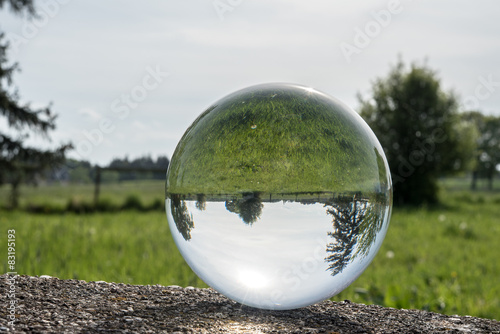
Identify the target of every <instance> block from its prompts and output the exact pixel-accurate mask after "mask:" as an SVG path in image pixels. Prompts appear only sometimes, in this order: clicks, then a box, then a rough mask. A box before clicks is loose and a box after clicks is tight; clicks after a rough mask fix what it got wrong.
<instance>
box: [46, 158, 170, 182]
mask: <svg viewBox="0 0 500 334" xmlns="http://www.w3.org/2000/svg"><path fill="white" fill-rule="evenodd" d="M169 162H170V161H169V159H168V158H167V157H166V156H159V157H158V158H156V159H153V158H151V156H144V157H140V158H136V159H133V160H129V158H128V157H125V158H123V159H120V158H115V159H113V161H111V162H110V163H109V165H106V166H98V165H92V164H91V163H90V162H88V161H83V160H75V159H67V160H66V162H65V163H64V164H63V165H61V166H60V167H58V168H56V169H53V170H51V171H50V172H47V173H46V174H45V175H44V177H43V178H44V179H45V180H46V181H48V182H69V183H92V182H94V181H95V176H96V168H102V169H103V170H101V181H102V182H118V181H129V180H163V179H165V173H166V172H167V168H168V164H169ZM105 168H117V169H123V171H115V170H105ZM127 169H130V170H131V171H126V170H127ZM141 170H144V172H143V171H141ZM148 170H149V171H148ZM151 170H159V171H157V172H152V171H151Z"/></svg>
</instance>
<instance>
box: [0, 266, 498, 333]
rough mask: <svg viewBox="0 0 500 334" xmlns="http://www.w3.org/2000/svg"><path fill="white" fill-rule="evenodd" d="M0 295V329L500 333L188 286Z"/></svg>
mask: <svg viewBox="0 0 500 334" xmlns="http://www.w3.org/2000/svg"><path fill="white" fill-rule="evenodd" d="M9 278H10V280H9ZM12 278H13V279H12ZM0 291H1V292H0V302H1V305H2V307H1V308H0V332H2V331H13V332H35V333H36V332H44V333H45V332H67V333H74V332H77V333H78V332H84V333H95V332H100V333H122V332H125V333H127V332H134V333H135V332H140V333H500V322H498V321H495V320H486V319H479V318H474V317H460V316H445V315H441V314H437V313H432V312H425V311H418V310H397V309H392V308H384V307H380V306H371V305H370V306H367V305H362V304H355V303H352V302H349V301H344V302H339V303H337V302H331V301H325V302H322V303H319V304H316V305H313V306H309V307H306V308H302V309H297V310H292V311H264V310H258V309H254V308H250V307H247V306H242V305H241V304H238V303H236V302H233V301H231V300H228V299H227V298H225V297H224V296H222V295H221V294H219V293H217V292H216V291H214V290H212V289H197V288H191V287H187V288H181V287H178V286H168V287H165V286H160V285H154V286H150V285H147V286H138V285H126V284H121V283H120V284H118V283H106V282H85V281H79V280H60V279H57V278H52V277H48V276H41V277H31V276H7V275H1V276H0ZM13 301H14V302H13ZM12 303H14V304H12ZM4 305H7V307H4ZM10 305H15V309H14V311H15V316H14V321H13V324H12V323H9V321H10V320H11V310H12V307H11V306H10Z"/></svg>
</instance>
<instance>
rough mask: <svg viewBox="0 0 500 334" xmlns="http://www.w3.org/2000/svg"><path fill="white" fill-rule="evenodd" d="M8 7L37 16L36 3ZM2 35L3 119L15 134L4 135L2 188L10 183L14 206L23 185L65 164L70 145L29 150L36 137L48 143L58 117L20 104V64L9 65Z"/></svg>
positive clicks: (14, 1)
mask: <svg viewBox="0 0 500 334" xmlns="http://www.w3.org/2000/svg"><path fill="white" fill-rule="evenodd" d="M5 3H8V4H9V5H10V8H11V10H12V11H13V12H15V13H18V14H20V13H22V12H23V11H26V13H27V14H29V15H35V11H34V7H33V1H32V0H8V1H6V0H0V9H2V8H3V6H4V5H5ZM3 39H4V35H3V33H0V116H4V117H5V118H6V119H7V122H8V124H9V128H10V129H11V130H12V131H11V132H16V134H15V135H12V134H10V133H1V132H0V184H2V183H6V182H8V183H10V184H11V186H12V190H11V203H10V204H11V206H13V207H16V206H17V205H18V197H19V185H20V184H21V182H23V181H34V180H35V178H36V176H37V175H39V174H40V173H41V172H43V170H45V169H46V168H47V167H49V166H54V165H56V164H59V163H62V162H63V161H64V156H65V153H66V151H67V150H69V149H70V148H71V145H70V144H64V145H61V146H60V147H58V148H56V149H54V150H49V149H39V148H34V147H29V146H27V145H26V144H25V140H26V139H27V138H28V137H29V132H28V131H30V132H31V133H32V134H37V135H40V136H42V137H44V138H45V139H48V132H49V131H50V130H53V129H54V128H55V119H56V115H54V114H53V113H52V112H51V110H50V108H49V107H47V108H42V109H36V108H32V107H31V106H30V105H29V104H25V105H22V104H21V103H20V102H19V94H18V92H17V90H16V89H15V87H14V86H13V83H12V75H13V73H14V72H15V71H16V70H17V69H18V67H17V64H13V65H8V61H7V50H8V43H7V42H4V41H3Z"/></svg>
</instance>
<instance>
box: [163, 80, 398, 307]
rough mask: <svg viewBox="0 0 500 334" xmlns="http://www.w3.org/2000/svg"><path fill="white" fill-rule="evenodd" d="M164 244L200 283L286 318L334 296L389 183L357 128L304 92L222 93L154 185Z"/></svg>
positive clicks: (337, 109)
mask: <svg viewBox="0 0 500 334" xmlns="http://www.w3.org/2000/svg"><path fill="white" fill-rule="evenodd" d="M165 195H166V200H165V206H166V212H167V219H168V222H169V226H170V230H171V232H172V236H173V238H174V240H175V242H176V244H177V247H178V248H179V250H180V252H181V254H182V255H183V257H184V259H185V260H186V262H187V263H188V265H189V266H190V267H191V268H192V269H193V271H194V272H195V273H196V274H197V275H198V276H199V277H200V278H201V279H202V280H203V281H204V282H206V283H207V284H208V285H210V286H211V287H213V288H214V289H216V290H217V291H219V292H220V293H222V294H224V295H225V296H227V297H229V298H231V299H233V300H235V301H237V302H240V303H242V304H245V305H249V306H253V307H258V308H264V309H273V310H278V309H293V308H298V307H304V306H307V305H311V304H314V303H316V302H319V301H322V300H324V299H327V298H330V297H331V296H333V295H335V294H337V293H339V292H340V291H342V290H343V289H345V288H346V287H347V286H349V284H351V283H352V282H353V281H354V280H355V279H356V278H357V277H358V276H359V275H361V273H362V272H363V271H364V270H365V269H366V267H367V266H368V264H369V263H370V262H371V261H372V259H373V258H374V257H375V255H376V253H377V251H378V249H379V248H380V245H381V243H382V241H383V239H384V237H385V234H386V231H387V228H388V226H389V219H390V215H391V206H392V182H391V177H390V171H389V167H388V165H387V161H386V158H385V156H384V153H383V150H382V148H381V146H380V144H379V142H378V140H377V138H376V137H375V135H374V134H373V132H372V131H371V129H370V128H369V127H368V125H366V123H365V122H364V121H363V120H362V119H361V117H360V116H359V115H357V114H356V113H355V112H354V111H352V110H351V109H349V108H348V107H347V106H345V105H344V104H342V103H341V102H340V101H338V100H336V99H334V98H332V97H329V96H327V95H326V94H323V93H321V92H318V91H316V90H314V89H312V88H309V87H303V86H299V85H294V84H263V85H257V86H252V87H249V88H246V89H242V90H239V91H237V92H235V93H232V94H230V95H228V96H226V97H224V98H222V99H220V100H219V101H217V102H216V103H214V104H213V105H212V106H210V107H209V108H207V110H205V111H204V112H203V113H202V114H201V115H200V116H199V117H198V118H197V119H196V120H195V121H194V122H193V124H192V125H191V126H190V127H189V128H188V129H187V130H186V132H185V133H184V135H183V137H182V139H181V140H180V141H179V143H178V145H177V148H176V149H175V152H174V154H173V156H172V160H171V162H170V165H169V169H168V172H167V181H166V186H165Z"/></svg>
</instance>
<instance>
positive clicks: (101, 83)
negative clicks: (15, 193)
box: [0, 0, 500, 166]
mask: <svg viewBox="0 0 500 334" xmlns="http://www.w3.org/2000/svg"><path fill="white" fill-rule="evenodd" d="M35 3H36V4H37V8H38V13H39V17H38V18H35V19H27V18H25V17H20V16H17V15H13V14H12V13H11V12H10V11H9V10H8V9H7V8H5V7H4V8H3V10H1V12H0V30H1V31H4V32H5V36H6V39H7V40H9V41H10V43H11V48H10V51H9V54H8V57H9V58H8V59H9V60H10V61H11V62H18V63H19V67H20V68H21V72H18V73H16V74H15V76H14V78H13V80H14V83H15V86H16V88H17V89H18V92H19V96H20V99H21V101H22V102H26V103H27V102H30V103H31V105H32V106H34V107H44V106H47V105H49V104H51V108H52V110H53V111H54V112H55V113H56V114H58V118H57V121H56V126H57V128H56V130H54V131H53V132H51V142H45V141H43V138H41V137H37V136H32V137H31V138H30V139H29V143H30V144H31V145H34V146H41V147H56V146H57V145H59V144H61V143H65V142H72V143H73V145H74V146H75V149H74V150H72V151H71V152H70V153H69V154H68V156H69V157H71V158H75V159H80V160H87V161H90V162H92V163H93V164H99V165H101V166H102V165H105V164H108V163H109V162H110V161H111V160H112V159H113V158H123V157H125V156H128V157H129V158H131V159H133V158H136V157H140V156H144V155H151V156H152V157H153V158H155V157H157V156H160V155H163V156H164V155H166V156H168V157H169V158H170V157H171V156H172V154H173V152H174V149H175V147H176V145H177V143H178V141H179V140H180V138H181V137H182V135H183V133H184V131H185V130H186V129H187V127H188V126H189V125H190V124H191V123H192V122H193V121H194V120H195V119H196V117H197V116H198V115H199V114H201V113H202V112H203V111H204V110H205V109H206V108H207V107H209V106H210V105H211V104H213V103H214V102H216V101H217V100H219V99H220V98H222V97H224V96H225V95H227V94H229V93H232V92H234V91H236V90H239V89H241V88H245V87H248V86H251V85H255V84H260V83H266V82H290V83H296V84H301V85H305V86H310V87H313V88H315V89H317V90H319V91H322V92H324V93H326V94H328V95H331V96H334V97H336V98H338V99H340V100H341V101H343V102H344V103H346V104H347V105H348V106H350V107H351V108H353V109H354V110H356V109H357V108H358V107H359V103H358V100H357V98H356V95H357V94H358V93H360V94H361V95H362V96H364V97H368V96H369V93H370V87H371V84H372V83H373V81H374V80H375V79H376V78H379V77H384V76H386V75H387V74H388V72H389V70H390V68H391V66H393V65H394V64H395V63H397V61H398V57H401V58H402V59H403V61H404V62H405V63H407V64H410V63H412V62H417V63H420V64H427V65H428V66H429V67H431V68H432V69H434V70H436V72H437V75H438V76H439V78H441V83H442V87H443V89H444V90H446V91H453V92H455V93H456V94H457V95H458V96H459V97H460V101H461V103H462V109H463V110H470V109H475V110H479V111H482V112H483V113H485V114H493V115H500V67H499V66H498V65H499V59H500V35H499V32H500V20H498V13H499V12H500V2H498V1H494V0H479V1H474V2H472V1H465V0H455V1H451V0H442V1H430V0H383V1H378V0H359V1H351V2H348V1H345V0H337V1H326V0H310V1H299V0H287V1H285V0H275V1H264V0H253V1H250V0H184V1H160V0H152V1H147V2H138V1H131V0H122V1H119V2H118V1H96V0H87V1H78V0H39V1H35ZM0 131H7V132H8V131H11V130H9V129H8V126H7V123H6V122H5V120H3V119H2V120H0Z"/></svg>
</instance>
